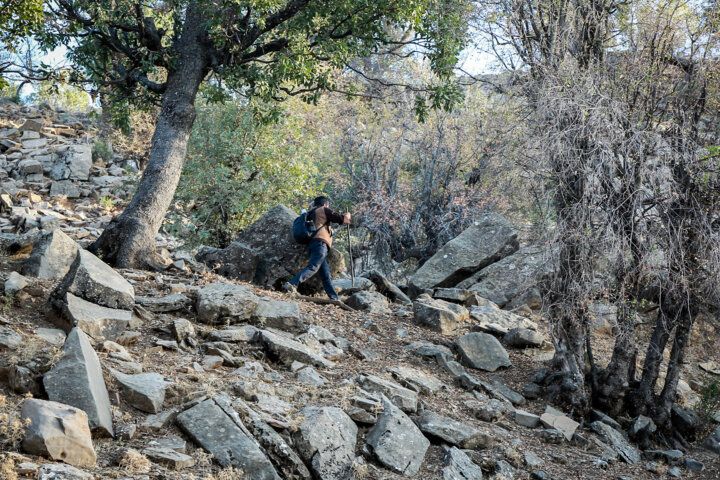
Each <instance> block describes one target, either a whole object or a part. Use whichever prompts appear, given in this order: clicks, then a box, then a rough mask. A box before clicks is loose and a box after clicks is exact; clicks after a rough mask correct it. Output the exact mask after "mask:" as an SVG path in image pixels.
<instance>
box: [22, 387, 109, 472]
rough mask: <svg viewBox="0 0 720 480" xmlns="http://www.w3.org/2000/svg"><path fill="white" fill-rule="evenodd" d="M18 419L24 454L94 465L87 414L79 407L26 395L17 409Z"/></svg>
mask: <svg viewBox="0 0 720 480" xmlns="http://www.w3.org/2000/svg"><path fill="white" fill-rule="evenodd" d="M20 421H21V422H22V423H23V424H24V425H25V433H24V436H23V441H22V447H23V450H25V451H26V452H27V453H30V454H32V455H41V456H43V457H48V458H51V459H53V460H61V461H63V462H65V463H69V464H70V465H74V466H89V465H94V464H95V460H96V459H97V457H96V455H95V447H94V446H93V443H92V439H91V438H90V428H89V427H88V417H87V414H86V413H85V412H83V411H82V410H80V409H79V408H75V407H71V406H69V405H64V404H62V403H57V402H48V401H46V400H37V399H34V398H28V399H27V400H25V401H24V402H23V404H22V408H21V409H20Z"/></svg>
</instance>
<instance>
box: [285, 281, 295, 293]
mask: <svg viewBox="0 0 720 480" xmlns="http://www.w3.org/2000/svg"><path fill="white" fill-rule="evenodd" d="M283 290H285V291H286V292H287V293H290V294H293V295H294V294H296V293H297V287H296V286H295V285H293V284H292V283H290V282H285V285H283Z"/></svg>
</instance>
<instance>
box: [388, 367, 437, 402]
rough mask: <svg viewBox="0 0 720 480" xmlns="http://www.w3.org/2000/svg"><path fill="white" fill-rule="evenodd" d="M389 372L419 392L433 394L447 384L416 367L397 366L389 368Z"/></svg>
mask: <svg viewBox="0 0 720 480" xmlns="http://www.w3.org/2000/svg"><path fill="white" fill-rule="evenodd" d="M388 372H390V374H392V376H393V377H395V378H397V380H398V382H400V384H401V385H403V386H404V387H407V388H409V389H411V390H415V391H416V392H418V393H425V394H428V395H432V394H434V393H435V392H437V391H439V390H440V389H443V388H447V386H446V385H445V384H444V383H442V382H441V381H440V380H438V379H437V378H436V377H434V376H432V375H430V374H429V373H425V372H423V371H420V370H417V369H415V368H410V367H404V366H397V367H390V368H388Z"/></svg>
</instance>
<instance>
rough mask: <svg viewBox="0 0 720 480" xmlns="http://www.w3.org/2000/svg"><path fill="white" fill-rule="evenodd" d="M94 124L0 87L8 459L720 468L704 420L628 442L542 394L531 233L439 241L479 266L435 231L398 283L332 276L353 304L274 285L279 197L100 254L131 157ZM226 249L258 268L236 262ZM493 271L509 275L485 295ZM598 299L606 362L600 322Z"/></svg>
mask: <svg viewBox="0 0 720 480" xmlns="http://www.w3.org/2000/svg"><path fill="white" fill-rule="evenodd" d="M94 135H95V134H94V130H93V125H92V122H91V121H90V120H88V119H87V118H84V117H77V118H73V117H72V116H69V115H65V114H63V113H60V112H57V111H54V110H52V109H50V108H43V109H36V108H34V107H19V106H16V105H13V104H3V105H0V188H1V189H2V192H1V193H2V203H1V204H0V211H1V212H2V217H0V245H1V246H2V257H0V281H2V283H3V284H4V286H5V287H4V288H5V290H4V297H2V300H1V302H2V303H1V305H0V308H2V311H1V312H0V324H1V325H0V431H1V432H2V433H3V436H2V437H1V438H0V442H2V451H3V453H2V455H3V456H2V464H1V465H0V472H1V473H2V475H3V478H8V479H12V478H41V479H51V478H54V479H61V478H66V479H87V478H96V479H105V478H133V479H143V478H150V479H161V478H165V479H171V478H177V479H189V478H195V479H208V480H209V479H211V478H216V479H235V478H238V479H239V478H248V479H251V480H255V479H273V478H288V479H306V478H308V479H309V478H322V479H338V480H339V479H350V478H358V479H361V478H366V479H378V480H379V479H400V478H424V479H436V478H437V479H444V480H451V479H452V480H455V479H458V480H463V479H464V480H470V479H480V478H491V479H492V478H495V479H511V478H517V479H525V478H532V479H550V478H552V479H597V478H613V479H614V478H628V479H653V478H667V477H668V476H669V477H679V478H698V479H715V478H720V462H719V461H718V456H717V450H716V452H715V453H713V452H712V451H710V450H708V449H707V448H704V447H703V445H704V444H707V443H706V442H705V437H706V436H707V434H708V433H709V432H703V435H702V436H700V435H698V436H697V438H696V439H695V441H693V442H692V443H690V444H689V445H688V446H686V447H684V451H680V450H677V449H671V448H670V447H676V446H675V445H660V444H652V445H646V446H645V447H646V448H644V449H642V450H641V449H640V448H639V446H638V445H637V444H636V443H635V442H633V441H630V440H628V439H627V437H628V434H627V433H626V431H630V432H633V431H635V430H637V431H639V430H641V429H642V426H641V425H638V423H637V421H634V420H633V419H629V418H628V419H619V420H620V423H618V422H616V421H615V420H613V419H611V418H609V417H607V416H603V415H602V414H599V413H597V414H596V415H595V416H594V417H590V416H588V417H586V418H578V417H577V416H574V415H573V413H572V412H563V411H558V410H556V409H555V408H554V407H553V406H551V405H548V403H547V402H546V401H545V400H543V398H542V396H541V391H542V388H541V386H542V385H543V383H544V382H545V381H546V380H547V378H546V377H547V375H548V372H547V370H544V368H545V367H546V363H545V362H546V361H547V360H548V359H549V358H551V357H552V353H553V347H552V344H551V342H550V341H549V338H550V335H549V331H548V328H549V327H548V324H547V321H546V318H545V317H544V316H543V315H542V314H541V313H540V310H539V307H540V306H541V303H542V301H541V299H539V298H538V296H539V294H535V293H534V292H531V294H529V295H525V290H524V288H525V286H526V284H525V283H524V282H525V281H526V280H527V278H525V277H524V276H523V275H524V273H523V270H521V269H516V268H515V265H519V264H520V263H512V262H513V260H508V259H511V258H516V259H518V258H523V259H534V258H535V257H534V256H533V253H532V252H533V247H532V246H531V245H522V246H521V245H519V244H518V240H517V234H516V233H515V232H514V231H513V227H512V226H511V225H510V224H509V223H508V222H507V221H506V220H504V219H502V218H501V217H499V216H489V217H487V219H486V220H485V222H486V223H483V222H477V223H476V224H475V225H474V226H472V227H470V228H469V229H468V230H466V232H465V233H463V234H461V236H459V237H456V239H455V240H453V242H454V243H453V242H451V243H452V245H450V244H446V246H445V247H443V248H445V249H452V248H454V249H456V250H458V251H460V250H462V251H463V252H466V251H467V252H471V253H472V255H476V256H482V258H483V259H485V258H486V259H487V260H483V261H475V264H477V265H478V267H477V268H476V270H477V271H474V272H470V273H468V272H466V271H464V270H463V269H462V265H460V266H453V265H451V266H448V262H446V261H443V258H444V257H443V255H445V253H443V252H449V251H450V250H445V251H442V250H441V254H440V255H439V256H435V257H433V258H431V259H430V260H429V261H428V262H427V263H426V264H425V265H424V266H423V267H422V268H421V270H420V271H419V272H418V273H416V275H415V276H414V277H413V279H412V280H411V282H410V284H409V291H408V292H404V293H403V292H401V291H400V290H399V289H398V287H397V286H395V285H392V284H390V283H389V282H387V280H386V279H384V277H382V276H381V275H379V274H372V273H369V272H365V273H366V274H365V276H364V277H361V278H357V279H356V285H351V281H350V279H349V278H346V277H347V275H344V277H343V278H342V279H339V280H338V281H337V282H336V283H337V286H338V288H342V291H341V292H340V293H341V297H342V298H343V299H344V300H345V302H346V303H347V304H348V305H350V306H351V307H352V308H350V309H349V310H348V309H345V308H341V307H340V306H339V305H333V304H318V303H314V302H313V301H312V300H307V299H304V298H300V297H297V296H290V295H286V294H283V293H279V292H278V291H276V290H274V289H272V288H271V287H273V286H278V284H277V281H278V279H280V278H281V277H282V275H281V274H280V273H276V272H278V271H279V269H280V267H282V268H286V269H288V270H291V269H292V267H291V266H290V265H289V262H291V260H288V259H287V258H285V257H284V256H283V255H288V253H287V252H290V254H294V255H295V256H298V255H302V249H301V248H300V249H299V252H298V251H295V252H294V253H293V251H292V250H291V248H296V249H297V248H298V247H291V246H287V244H286V243H283V242H288V241H289V239H288V238H286V237H288V236H289V232H286V233H287V234H285V233H283V232H284V230H278V229H276V228H274V227H273V228H268V227H264V223H263V222H266V223H268V224H270V225H276V223H277V224H282V222H284V221H285V220H284V217H282V209H281V208H280V207H278V208H276V209H272V210H270V212H269V213H267V214H266V216H265V217H263V218H261V219H260V220H259V221H258V222H256V224H254V226H253V227H250V229H253V230H252V232H250V233H248V231H246V232H244V233H243V234H241V236H240V239H239V242H240V243H242V245H244V246H245V248H246V250H243V255H245V256H240V255H239V254H238V253H237V252H238V249H239V247H237V246H236V247H235V250H232V246H231V247H228V249H229V250H228V249H226V250H225V251H214V252H213V253H214V255H215V256H212V255H210V259H209V260H208V259H207V255H208V253H207V251H206V258H205V262H206V263H208V264H210V266H208V265H206V264H205V263H202V262H200V261H198V260H196V259H195V258H194V256H193V255H191V254H190V253H189V252H185V251H182V250H179V249H177V245H179V243H180V242H178V241H177V239H173V238H170V237H168V238H166V237H164V236H162V235H159V236H158V238H157V245H158V246H159V247H161V248H162V250H163V253H164V257H165V259H166V264H159V265H157V268H155V270H153V271H149V270H135V269H116V270H113V269H112V268H111V267H109V266H107V265H106V264H105V263H104V262H103V261H102V258H98V257H95V256H94V255H92V254H90V253H89V252H87V251H85V250H83V248H84V247H87V246H88V245H89V244H90V243H91V242H92V241H93V240H95V239H96V238H97V237H98V236H99V235H100V233H101V231H102V229H103V228H104V226H106V225H107V223H108V222H109V221H110V218H111V213H114V212H113V208H114V203H118V204H119V203H120V201H121V199H122V198H123V197H124V195H125V193H124V192H125V190H124V189H123V184H124V183H125V182H128V181H132V179H133V176H132V173H131V172H132V170H133V168H131V167H132V166H133V165H131V164H130V163H128V162H127V161H126V159H124V158H122V156H121V155H115V156H113V157H112V158H110V159H106V160H104V161H95V162H93V158H92V145H93V143H94V140H95V136H94ZM135 167H136V166H135ZM278 212H280V213H278ZM273 222H276V223H273ZM263 232H264V233H263ZM263 234H265V235H267V239H266V240H264V238H265V237H263ZM243 235H244V236H243ZM273 235H274V236H273ZM253 242H255V243H253ZM233 245H236V244H233ZM449 245H450V246H449ZM485 250H487V251H485ZM268 252H275V257H272V258H271V255H270V254H269V253H268ZM231 254H233V255H235V256H234V257H233V256H231ZM522 255H527V256H526V257H523V256H522ZM459 256H460V255H458V256H457V257H459ZM450 257H453V256H452V255H450ZM238 258H239V260H238ZM250 258H252V260H249V259H250ZM218 259H221V260H222V261H224V262H227V263H230V264H232V265H236V266H237V265H239V266H247V265H251V266H252V268H248V269H246V270H242V269H235V270H226V271H223V272H222V273H224V274H226V275H231V276H233V277H235V279H233V278H228V277H225V276H222V275H220V274H218V273H216V272H214V271H213V270H212V268H211V267H212V266H213V263H215V262H217V261H218ZM294 261H297V262H299V263H303V262H304V261H305V259H304V257H300V258H299V260H297V259H296V260H294ZM533 261H534V260H533ZM233 262H235V263H233ZM263 262H264V263H263ZM501 262H506V263H501ZM528 263H532V262H531V261H530V260H528ZM340 264H341V260H340V259H338V270H342V266H341V265H340ZM258 265H263V269H262V272H264V273H263V274H264V275H265V276H264V277H263V279H264V280H263V281H262V282H258V281H257V279H258V271H259V270H258ZM479 265H482V266H479ZM493 265H495V267H493ZM497 265H500V268H498V267H497ZM507 265H511V266H512V268H507V269H503V268H502V267H503V266H507ZM271 267H272V268H271ZM273 268H274V269H276V270H273ZM448 271H450V272H451V274H450V275H448V274H447V272H448ZM268 272H271V273H268ZM455 272H459V273H455ZM237 278H240V280H238V279H237ZM488 278H493V279H498V281H499V280H502V281H503V282H505V284H506V285H507V286H506V287H503V288H504V290H503V291H505V292H509V291H511V290H512V291H513V292H515V293H513V294H512V295H510V294H508V296H507V297H500V296H499V297H497V298H492V299H491V300H493V301H491V300H488V298H486V296H487V297H489V296H490V295H491V290H492V289H491V284H490V282H489V281H488V280H487V279H488ZM253 280H255V282H254V283H251V281H253ZM442 282H445V283H448V285H447V287H448V288H437V287H436V285H437V284H438V283H442ZM483 282H485V283H483ZM258 284H260V285H262V286H258ZM478 285H482V286H484V287H483V288H485V289H486V290H485V291H486V292H487V295H486V296H483V295H481V294H480V293H479V292H481V291H482V290H480V289H479V288H480V287H477V286H478ZM513 289H516V290H517V291H515V290H513ZM492 291H494V292H497V291H498V290H492ZM406 293H407V294H410V295H411V296H413V297H414V301H411V300H410V299H409V298H408V297H407V296H406ZM520 293H523V295H520ZM320 298H322V297H320ZM498 305H500V306H502V307H503V308H500V307H499V306H498ZM511 310H512V311H511ZM597 317H598V319H599V320H598V322H599V323H598V325H597V329H596V330H595V332H594V335H596V341H597V348H598V349H599V352H598V355H599V357H600V358H602V359H603V360H604V361H607V360H608V359H609V354H610V352H609V349H610V348H611V343H610V339H611V337H612V327H613V325H612V321H610V320H608V321H607V323H602V322H600V320H602V318H601V317H602V315H600V314H598V315H597ZM611 317H612V315H608V316H607V318H611ZM648 334H649V333H648V331H647V330H642V329H640V330H639V331H638V333H637V335H639V336H647V335H648ZM697 335H702V332H699V333H697ZM603 336H605V337H606V338H607V341H603V338H604V337H603ZM705 347H706V345H704V344H701V343H700V342H698V344H697V348H695V349H694V350H693V352H692V354H691V355H690V357H691V359H692V360H693V361H692V362H688V363H689V366H688V367H687V369H686V371H685V378H686V379H687V382H685V381H684V382H683V386H682V387H683V388H686V387H687V388H686V391H684V392H683V393H684V395H682V396H681V399H680V403H686V405H685V406H686V407H688V406H689V405H692V404H694V403H695V402H696V400H697V398H696V397H697V394H696V393H693V392H692V390H691V388H690V387H691V386H693V385H694V384H695V382H694V381H693V380H694V379H695V377H697V375H698V374H697V372H698V368H699V367H698V366H697V364H698V363H703V364H704V362H706V361H711V360H714V359H713V357H712V355H713V354H712V351H710V352H706V351H705V350H704V348H705ZM707 368H710V367H707ZM710 369H711V368H710ZM48 400H55V401H57V402H59V403H61V404H64V405H65V406H64V407H63V406H62V405H61V406H58V405H56V404H51V403H49V401H48ZM67 405H71V407H68V406H67ZM75 407H78V408H75ZM557 408H560V407H557ZM678 412H686V413H687V412H691V410H690V409H686V410H678ZM688 415H690V413H688ZM25 418H29V419H31V420H34V421H31V422H30V423H27V422H25V420H24V419H25ZM58 425H59V426H58ZM712 428H713V429H716V428H717V426H716V425H714V426H713V427H712ZM715 432H716V433H715V435H716V437H717V436H720V433H718V432H720V430H715ZM636 433H637V432H636ZM719 440H720V439H716V441H715V444H717V443H718V441H719ZM677 447H682V446H677ZM643 450H644V451H643ZM63 460H65V462H63ZM73 465H74V466H73Z"/></svg>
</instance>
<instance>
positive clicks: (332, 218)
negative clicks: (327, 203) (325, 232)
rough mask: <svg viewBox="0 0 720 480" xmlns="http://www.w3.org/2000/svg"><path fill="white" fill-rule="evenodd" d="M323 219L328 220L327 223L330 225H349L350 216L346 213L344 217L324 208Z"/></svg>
mask: <svg viewBox="0 0 720 480" xmlns="http://www.w3.org/2000/svg"><path fill="white" fill-rule="evenodd" d="M325 218H327V219H328V221H329V222H332V223H339V224H341V225H342V224H345V223H350V214H349V213H346V214H345V215H343V214H340V213H337V212H336V211H335V210H333V209H331V208H328V207H325Z"/></svg>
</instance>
